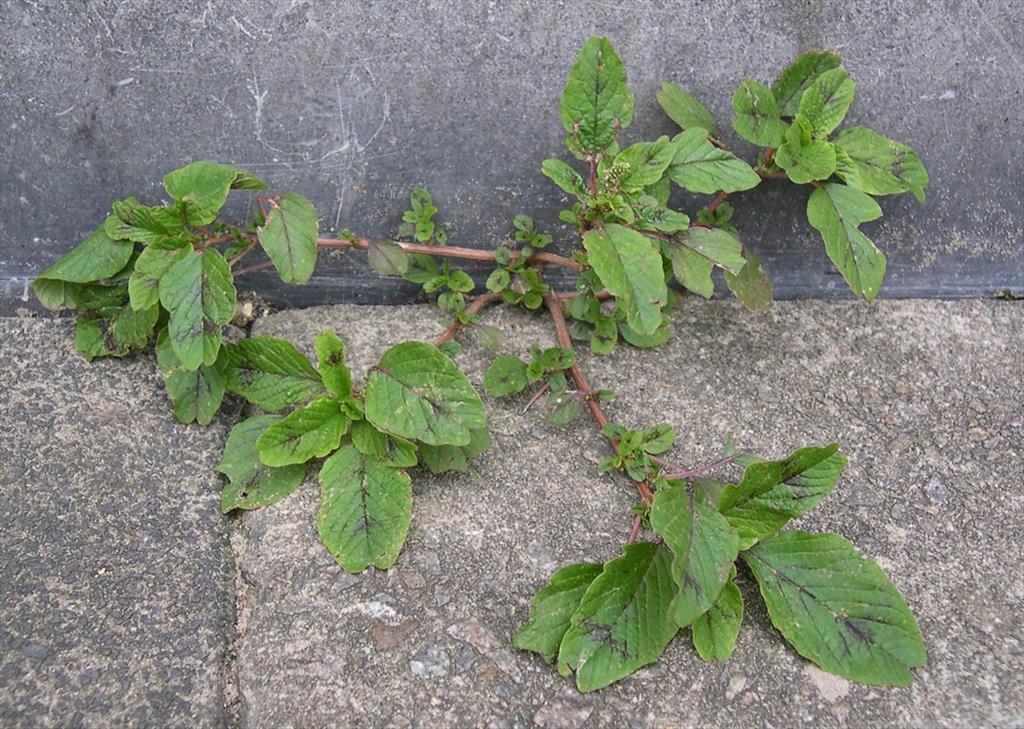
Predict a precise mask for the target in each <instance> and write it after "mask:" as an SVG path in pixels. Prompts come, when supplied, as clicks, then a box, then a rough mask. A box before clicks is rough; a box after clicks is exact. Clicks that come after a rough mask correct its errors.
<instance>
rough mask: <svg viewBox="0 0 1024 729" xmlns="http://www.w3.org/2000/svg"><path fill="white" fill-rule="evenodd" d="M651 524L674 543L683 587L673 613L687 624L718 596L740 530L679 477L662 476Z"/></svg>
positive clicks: (675, 577) (675, 571)
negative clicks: (675, 479)
mask: <svg viewBox="0 0 1024 729" xmlns="http://www.w3.org/2000/svg"><path fill="white" fill-rule="evenodd" d="M650 518H651V528H652V529H654V531H655V532H656V533H657V534H658V535H659V536H660V537H662V538H663V539H664V540H665V544H667V545H668V546H669V548H671V550H672V553H673V555H674V556H673V559H672V579H673V580H675V583H676V585H678V586H679V592H678V594H677V595H676V597H675V599H674V600H673V602H672V616H673V618H674V619H675V621H676V624H678V625H679V627H682V628H685V627H686V626H687V625H689V624H690V623H692V622H693V621H694V620H696V619H697V617H698V616H700V615H702V614H703V613H704V612H706V611H707V610H708V609H709V608H710V607H711V605H712V604H713V603H714V602H715V599H716V598H717V597H718V594H719V592H721V590H722V587H723V586H724V585H725V582H726V580H728V579H729V569H730V568H731V567H732V564H733V562H735V561H736V555H737V554H738V552H739V537H737V535H736V530H735V529H733V528H732V526H731V525H730V524H729V522H727V521H726V520H725V517H724V516H722V515H721V514H720V513H718V511H717V510H716V509H715V508H714V507H712V506H710V505H709V504H707V503H704V502H702V501H699V500H697V499H694V498H693V496H692V495H691V494H690V493H689V492H688V490H687V487H686V485H685V484H684V483H682V482H681V481H671V482H669V481H662V482H660V483H659V485H658V490H657V492H656V493H655V494H654V502H653V503H652V504H651V517H650Z"/></svg>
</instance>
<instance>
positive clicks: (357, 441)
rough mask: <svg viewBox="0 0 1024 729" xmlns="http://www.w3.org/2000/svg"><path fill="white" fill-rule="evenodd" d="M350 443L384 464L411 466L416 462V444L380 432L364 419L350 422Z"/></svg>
mask: <svg viewBox="0 0 1024 729" xmlns="http://www.w3.org/2000/svg"><path fill="white" fill-rule="evenodd" d="M351 437H352V445H354V446H355V447H356V450H357V451H359V452H360V453H362V454H363V455H364V456H373V457H374V458H376V459H377V460H378V461H380V462H381V463H383V464H384V465H386V466H395V467H396V468H412V467H413V466H415V465H416V464H417V462H418V459H417V456H416V446H415V445H413V444H412V443H410V442H409V441H407V440H405V439H404V438H395V437H394V436H390V435H387V434H386V433H381V432H380V431H379V430H377V429H376V428H374V427H373V426H372V425H370V424H369V423H367V422H366V421H365V420H357V421H356V422H354V423H352V434H351Z"/></svg>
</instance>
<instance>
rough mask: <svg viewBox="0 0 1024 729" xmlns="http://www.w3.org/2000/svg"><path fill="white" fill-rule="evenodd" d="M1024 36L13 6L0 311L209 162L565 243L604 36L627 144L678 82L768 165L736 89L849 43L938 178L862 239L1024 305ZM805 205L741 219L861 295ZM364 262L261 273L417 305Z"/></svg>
mask: <svg viewBox="0 0 1024 729" xmlns="http://www.w3.org/2000/svg"><path fill="white" fill-rule="evenodd" d="M1022 28H1024V4H1022V3H1020V2H1019V1H1018V0H963V1H961V2H945V1H943V0H788V1H787V2H768V1H767V0H752V1H747V2H737V0H676V1H674V2H665V0H632V2H607V0H605V1H603V2H591V1H587V2H581V1H580V0H558V1H557V2H552V0H513V1H509V2H493V1H492V2H478V1H476V0H429V1H427V0H412V1H409V2H398V3H396V2H393V1H392V0H360V1H359V2H311V1H310V0H294V1H293V2H271V1H269V0H178V1H177V2H171V3H168V2H154V1H153V0H90V1H89V2H87V3H80V4H78V5H76V6H75V8H74V10H71V11H69V8H68V3H63V2H54V1H53V0H0V130H3V134H4V140H5V142H6V143H5V144H4V145H2V146H0V169H2V170H4V174H3V175H2V176H0V312H2V311H4V310H5V308H6V310H7V311H13V309H14V308H16V307H18V306H23V305H24V303H22V301H21V299H22V297H24V300H25V301H27V300H28V298H29V297H28V288H27V283H28V279H29V278H30V277H31V276H32V275H34V274H36V273H38V272H40V271H41V270H42V269H43V268H45V266H46V265H48V264H49V263H50V262H51V261H53V260H55V259H56V258H57V257H58V256H59V255H61V254H62V253H64V252H65V251H67V250H68V249H69V248H70V247H71V245H72V244H73V243H75V242H76V241H78V240H80V239H81V238H82V237H83V236H84V235H85V234H87V233H88V232H89V231H90V230H91V229H92V228H93V227H94V226H95V225H97V224H98V223H99V222H100V221H101V220H102V218H103V216H105V215H106V214H107V213H108V212H109V210H110V203H111V201H112V200H115V199H118V198H122V197H126V196H128V195H135V196H137V197H138V198H139V199H142V200H145V201H149V202H150V203H151V204H152V203H155V202H156V201H158V200H160V199H163V198H165V197H166V193H165V192H164V191H163V190H162V188H161V187H160V179H161V177H162V176H163V174H164V173H165V172H167V171H168V170H170V169H173V168H175V167H177V166H179V165H181V164H184V163H186V162H189V161H191V160H193V159H219V160H221V161H224V162H231V163H236V164H239V165H241V166H244V167H247V168H250V169H251V170H252V171H254V172H255V173H257V174H259V175H260V176H262V177H263V178H265V179H266V180H267V181H268V182H269V183H270V185H271V187H272V188H273V189H275V190H276V191H284V190H295V191H297V192H300V193H302V194H304V195H307V196H308V197H309V198H310V199H311V200H312V201H313V202H314V203H315V205H316V207H317V210H318V211H319V213H320V216H321V226H322V229H323V230H325V231H328V232H333V231H335V230H337V229H338V228H339V227H345V228H351V229H352V230H356V231H358V232H360V233H362V234H364V235H368V236H371V237H380V236H388V235H393V234H394V232H395V229H396V227H397V225H398V222H399V220H400V218H401V214H402V211H403V210H404V209H405V206H406V205H407V201H408V195H409V190H410V188H411V187H413V186H414V185H426V186H427V187H429V188H430V190H431V191H432V192H433V193H434V196H435V200H436V201H437V204H438V207H439V208H440V211H441V212H440V218H441V220H442V221H443V222H444V224H445V225H446V226H447V228H448V230H449V232H450V234H451V241H452V243H453V244H456V243H457V244H459V245H470V246H478V245H486V246H487V247H493V246H494V245H496V244H497V243H499V242H500V241H501V240H502V239H503V238H504V236H505V235H507V234H508V231H509V230H510V221H511V219H512V216H513V215H514V214H516V213H523V212H525V213H527V214H529V215H532V216H534V217H535V218H536V219H537V220H538V222H539V225H540V226H541V228H542V229H544V230H549V231H551V232H553V233H555V234H556V240H558V241H559V244H560V245H565V243H564V242H563V237H564V238H565V239H566V241H567V240H568V235H569V230H568V228H567V227H566V226H565V225H564V224H560V223H559V222H558V219H557V213H558V211H559V209H561V208H562V207H564V206H565V198H564V196H563V195H562V193H561V192H560V191H559V190H558V188H556V187H555V186H554V185H553V184H552V183H551V182H550V181H549V180H547V179H546V178H545V177H543V176H542V175H541V173H540V165H541V162H542V161H543V160H544V159H545V158H548V157H561V158H562V159H570V157H569V155H568V153H567V152H566V150H565V148H564V145H563V138H564V131H563V129H562V124H561V122H560V120H559V116H558V100H559V96H560V94H561V92H562V88H563V86H564V84H565V79H566V76H567V74H568V71H569V68H570V67H571V65H572V62H573V59H574V57H575V55H576V52H577V51H578V49H579V47H580V45H581V44H582V43H583V41H584V39H585V38H586V37H587V36H588V35H591V34H600V35H607V36H609V37H610V38H611V39H612V41H613V43H614V45H615V48H616V49H617V51H618V52H619V54H620V55H621V56H622V59H623V61H624V62H625V64H626V69H627V73H628V75H629V79H630V82H631V84H632V87H633V90H634V93H635V97H636V110H635V114H634V122H633V125H632V126H631V127H630V128H629V129H627V130H626V131H625V133H624V135H623V140H624V141H625V142H634V141H639V140H641V139H652V138H656V137H657V136H658V135H660V134H670V133H673V132H674V131H675V130H674V128H673V125H672V123H671V122H670V121H669V120H668V118H667V117H666V116H665V115H664V114H663V113H662V112H661V110H660V109H659V108H658V106H657V104H656V101H655V94H656V92H657V89H658V87H659V86H660V84H661V83H662V82H663V81H671V82H674V83H677V84H679V85H680V86H682V87H683V88H685V89H687V90H689V91H690V92H691V93H693V94H694V95H695V96H697V97H698V98H699V99H701V100H702V101H703V102H704V103H706V104H707V105H708V106H709V107H710V109H711V110H712V111H713V113H714V114H715V116H716V118H717V119H718V120H719V123H720V124H721V125H723V127H724V128H725V136H726V138H727V139H728V140H729V142H730V144H731V146H732V148H733V149H735V150H736V151H737V153H738V154H740V155H741V156H743V157H744V158H745V159H747V160H748V161H751V162H752V161H754V160H755V158H756V157H755V150H754V149H753V148H752V147H751V146H750V145H747V144H745V143H743V142H742V140H740V139H739V137H738V136H737V135H736V134H735V133H733V132H732V130H731V128H730V120H731V117H732V109H731V107H730V99H731V98H732V94H733V92H734V90H735V89H736V85H737V84H738V83H739V82H740V81H741V80H743V79H744V78H754V79H758V80H760V81H762V82H770V81H771V80H772V79H773V78H774V77H775V76H776V74H777V73H778V71H779V70H780V69H781V68H782V67H783V66H784V65H785V64H786V63H788V62H789V60H791V59H792V58H793V56H794V55H796V53H798V52H799V51H801V50H806V49H808V48H813V47H826V48H833V49H837V50H839V51H840V52H841V53H842V55H843V58H844V61H845V64H846V66H847V68H848V69H849V71H850V74H851V76H852V77H853V78H854V79H855V80H856V82H857V94H856V98H855V99H854V102H853V106H852V108H851V110H850V114H849V117H848V119H847V123H848V124H849V125H857V124H863V125H867V126H870V127H873V128H876V129H878V130H879V131H881V132H882V133H884V134H886V135H888V136H890V137H892V138H894V139H898V140H900V141H903V142H906V143H907V144H910V145H911V146H912V147H914V148H915V149H917V150H919V151H920V153H921V156H922V158H923V160H924V162H925V163H926V165H927V167H928V169H929V171H930V173H931V185H930V186H929V188H928V202H927V204H926V205H924V206H920V205H918V204H917V203H916V202H915V201H914V200H913V199H911V198H910V196H908V195H905V196H898V197H886V198H882V199H881V200H880V202H881V205H882V207H883V210H884V212H885V217H884V218H883V219H882V220H880V221H878V222H873V223H869V224H867V225H865V226H864V230H865V232H866V233H867V234H868V235H869V236H870V237H871V238H872V239H873V240H874V241H875V242H876V243H877V244H878V246H879V247H880V248H881V249H882V250H883V251H885V252H886V253H887V254H888V255H889V266H888V281H887V285H886V289H885V291H884V293H883V295H885V296H901V297H907V296H929V295H934V294H936V293H938V294H940V295H944V296H954V295H965V294H967V295H990V294H992V293H994V292H997V291H999V290H1001V289H1011V290H1013V291H1015V292H1016V293H1017V294H1022V293H1024V246H1022V238H1024V234H1022V226H1024V203H1022V200H1024V198H1022V196H1021V184H1020V183H1021V176H1020V170H1021V167H1022V165H1024V117H1022V116H1021V114H1020V113H1019V109H1020V108H1021V101H1022V92H1024V81H1022V79H1024V73H1022V71H1024V60H1022V59H1024V50H1022V49H1024V37H1022V33H1024V31H1022ZM241 199H242V200H243V201H245V200H248V205H249V206H250V207H249V209H250V210H251V196H250V195H242V196H241ZM704 200H706V198H701V197H699V196H680V198H679V200H678V202H679V203H680V205H681V206H682V208H681V209H684V210H686V211H688V212H692V211H693V210H695V209H696V208H697V207H698V205H700V204H703V201H704ZM806 200H807V193H806V191H805V190H799V189H794V186H792V185H788V184H784V183H781V182H778V181H769V182H766V183H764V184H763V185H761V186H760V187H759V188H758V189H757V190H754V191H751V192H750V193H746V194H743V195H738V196H736V211H737V212H736V218H735V222H736V224H737V226H738V228H739V230H740V232H741V233H742V234H743V235H744V236H745V240H746V243H747V245H748V247H750V248H751V250H753V251H755V252H757V253H758V254H759V255H760V256H761V260H762V261H763V262H764V265H765V267H766V270H767V271H768V272H769V274H770V275H771V276H772V279H773V280H774V281H775V286H776V293H777V295H778V296H780V297H782V296H785V297H792V296H804V295H811V296H814V297H822V296H845V295H847V294H846V287H845V285H844V284H843V282H842V281H841V279H840V277H839V276H838V275H837V274H836V272H835V270H834V268H833V267H832V266H831V265H830V264H829V262H828V259H827V257H826V255H825V252H824V250H823V248H822V244H821V241H820V239H819V237H818V235H817V233H816V232H815V231H814V230H813V229H811V227H810V226H809V225H808V224H807V222H806V219H805V218H806V216H805V210H804V209H805V205H806ZM55 201H73V203H72V204H68V205H65V204H60V203H55ZM246 204H247V203H246V202H240V203H238V204H235V205H233V206H232V208H231V209H230V212H229V217H230V216H234V215H241V214H242V213H244V212H245V210H246ZM352 260H353V259H352V258H351V257H346V258H341V259H338V260H331V261H329V262H328V265H324V266H322V267H321V268H320V269H318V271H317V275H316V276H315V277H314V279H313V281H312V282H311V283H310V285H308V286H303V287H294V286H282V284H281V283H280V281H279V280H278V279H277V278H276V277H275V276H273V275H271V274H266V275H263V274H259V275H257V276H254V280H255V281H257V286H258V288H259V289H260V290H261V291H263V292H266V293H267V295H269V296H272V297H274V298H277V299H280V300H282V301H286V302H288V303H290V304H292V305H297V304H310V303H334V302H337V301H339V300H343V301H347V302H355V303H386V302H395V301H404V302H409V301H411V300H412V297H413V295H414V293H415V291H416V289H415V287H413V286H404V287H393V286H387V287H386V286H384V285H382V284H381V283H380V282H379V281H378V280H377V279H376V278H375V277H373V278H367V277H366V271H367V269H366V268H365V266H364V265H362V264H361V263H360V264H354V263H352V262H351V261H352ZM340 297H344V298H340Z"/></svg>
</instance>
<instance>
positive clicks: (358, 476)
mask: <svg viewBox="0 0 1024 729" xmlns="http://www.w3.org/2000/svg"><path fill="white" fill-rule="evenodd" d="M320 485H321V495H320V515H319V517H318V519H317V531H318V532H319V534H320V539H321V541H323V543H324V546H326V547H327V549H328V550H330V552H331V554H333V555H334V558H335V559H336V560H337V562H338V564H339V565H341V567H342V568H343V569H345V570H347V571H349V572H361V571H362V570H365V569H366V568H367V567H369V566H371V565H373V566H374V567H378V568H380V569H387V568H389V567H391V565H393V564H394V563H395V560H396V559H398V553H399V552H400V551H401V549H402V545H403V544H404V543H405V535H406V533H407V532H408V531H409V522H410V520H411V518H412V484H411V481H410V479H409V475H408V474H407V473H406V472H405V471H402V470H400V469H397V468H392V467H390V466H386V465H384V464H382V463H380V462H379V461H378V460H377V459H375V458H369V457H366V456H363V455H362V454H361V453H360V452H359V451H357V450H356V449H355V447H354V446H352V445H346V446H343V447H342V448H340V449H339V450H338V451H336V452H335V453H334V455H332V456H331V457H330V458H328V459H327V460H326V461H324V465H323V467H322V468H321V469H320Z"/></svg>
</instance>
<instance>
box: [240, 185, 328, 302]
mask: <svg viewBox="0 0 1024 729" xmlns="http://www.w3.org/2000/svg"><path fill="white" fill-rule="evenodd" d="M270 205H271V210H270V214H269V215H267V221H266V224H265V225H264V226H263V227H262V228H260V229H259V230H258V231H257V233H256V234H257V236H258V238H259V241H260V245H261V246H263V250H265V251H266V252H267V255H268V256H270V260H271V261H272V262H273V263H274V268H276V269H277V273H278V275H280V276H281V280H282V281H284V282H285V283H305V282H306V281H308V280H309V277H310V276H312V275H313V269H314V268H315V267H316V237H317V231H318V230H319V223H318V222H317V218H316V209H315V208H314V207H313V204H312V203H311V202H309V200H307V199H306V198H304V197H302V195H298V194H296V193H294V192H286V193H284V194H282V195H280V196H279V197H277V198H276V199H274V200H271V201H270Z"/></svg>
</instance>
